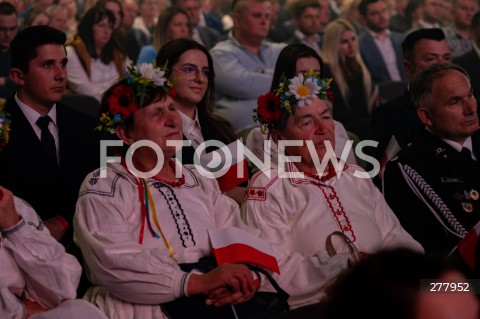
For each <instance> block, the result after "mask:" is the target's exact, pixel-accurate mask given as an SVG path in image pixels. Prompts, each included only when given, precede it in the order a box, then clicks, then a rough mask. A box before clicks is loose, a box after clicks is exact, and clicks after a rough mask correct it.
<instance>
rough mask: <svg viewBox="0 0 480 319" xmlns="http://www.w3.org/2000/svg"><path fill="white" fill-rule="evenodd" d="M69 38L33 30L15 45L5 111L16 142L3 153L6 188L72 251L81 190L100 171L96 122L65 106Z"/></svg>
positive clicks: (1, 175) (0, 180) (0, 163)
mask: <svg viewBox="0 0 480 319" xmlns="http://www.w3.org/2000/svg"><path fill="white" fill-rule="evenodd" d="M65 40H66V36H65V33H63V32H61V31H58V30H56V29H54V28H51V27H48V26H35V27H30V28H27V29H25V30H23V31H22V32H20V33H18V34H17V36H16V37H15V38H14V39H13V41H12V43H11V51H12V67H11V69H10V78H11V80H12V81H13V82H14V83H15V85H16V86H17V88H18V89H17V92H16V94H15V95H14V96H13V97H12V98H10V99H9V100H8V101H7V102H6V105H5V110H6V112H8V113H9V114H10V119H11V131H10V141H9V143H8V145H7V146H6V147H5V149H4V150H3V151H2V152H0V184H1V185H3V186H5V187H7V188H9V189H10V190H11V191H12V192H14V193H15V194H16V195H18V196H19V197H21V198H23V199H25V200H26V201H27V202H28V203H30V204H31V205H32V206H33V208H34V209H35V210H36V211H37V213H38V214H39V215H40V217H41V218H42V219H43V220H44V221H45V225H46V226H47V228H48V229H49V230H50V233H51V234H52V235H53V236H54V237H55V238H56V239H57V240H59V241H61V242H62V243H63V244H65V245H67V244H68V243H69V242H70V241H71V238H72V230H71V227H70V226H71V222H72V219H73V214H74V211H75V203H76V200H77V196H78V190H79V188H80V184H81V183H82V181H83V179H84V177H85V176H86V174H87V173H89V172H90V171H92V170H94V169H95V168H97V167H98V162H99V155H98V154H99V140H98V137H97V134H96V133H95V132H94V128H95V126H96V121H95V119H93V118H90V117H88V116H87V115H84V114H83V113H80V112H78V111H75V110H73V109H70V108H69V107H67V106H65V105H62V104H60V103H59V101H60V99H61V98H62V94H63V90H64V89H65V85H66V82H67V71H66V64H67V62H68V59H67V56H66V52H65V48H64V43H65Z"/></svg>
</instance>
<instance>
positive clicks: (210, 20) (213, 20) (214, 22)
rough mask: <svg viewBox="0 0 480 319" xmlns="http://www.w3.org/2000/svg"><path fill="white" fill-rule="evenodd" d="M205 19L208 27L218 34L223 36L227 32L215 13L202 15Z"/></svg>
mask: <svg viewBox="0 0 480 319" xmlns="http://www.w3.org/2000/svg"><path fill="white" fill-rule="evenodd" d="M202 14H203V17H204V18H205V23H206V24H207V27H209V28H212V29H214V30H216V31H217V32H218V33H220V34H222V33H224V32H225V31H224V30H223V24H222V20H220V18H219V17H218V16H217V15H216V14H214V13H205V12H204V13H202Z"/></svg>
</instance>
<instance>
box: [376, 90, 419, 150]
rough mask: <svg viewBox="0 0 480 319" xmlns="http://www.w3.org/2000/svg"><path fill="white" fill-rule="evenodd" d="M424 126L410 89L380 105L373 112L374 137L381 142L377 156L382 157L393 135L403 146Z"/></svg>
mask: <svg viewBox="0 0 480 319" xmlns="http://www.w3.org/2000/svg"><path fill="white" fill-rule="evenodd" d="M423 127H424V125H423V124H422V122H421V121H420V118H419V117H418V115H417V110H416V108H415V106H414V105H413V102H412V100H411V99H410V95H409V93H408V90H405V92H403V94H402V95H400V96H399V97H397V98H395V99H392V100H390V101H388V102H386V103H384V104H382V105H380V106H379V107H377V108H376V109H374V110H373V113H372V131H373V139H374V140H376V141H378V143H379V144H378V146H377V148H376V152H375V154H376V155H375V157H376V158H377V159H380V158H381V156H382V155H383V153H384V152H385V149H386V147H387V145H388V142H389V141H390V139H391V137H392V136H395V139H396V140H397V142H398V144H399V145H400V147H402V148H403V147H405V146H407V145H408V143H411V142H412V141H413V139H414V137H415V135H416V134H417V132H418V131H420V130H421V129H422V128H423Z"/></svg>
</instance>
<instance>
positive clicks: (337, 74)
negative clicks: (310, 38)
mask: <svg viewBox="0 0 480 319" xmlns="http://www.w3.org/2000/svg"><path fill="white" fill-rule="evenodd" d="M322 57H323V59H324V61H325V63H326V64H327V66H328V68H329V69H330V71H331V75H332V77H333V79H334V81H335V83H334V85H333V87H332V89H333V96H334V98H335V107H334V108H333V117H334V119H336V120H337V121H339V122H341V123H342V124H343V125H345V128H346V129H347V130H349V131H351V132H353V133H355V134H356V135H358V137H359V138H360V139H362V140H363V139H368V138H369V137H371V128H370V111H371V108H372V105H373V103H374V101H375V94H374V93H372V79H371V76H370V72H369V71H368V69H367V67H366V66H365V63H364V62H363V59H362V57H361V55H360V49H359V46H358V39H357V34H356V32H355V28H354V27H353V26H352V25H351V24H350V23H349V22H348V21H346V20H343V19H337V20H334V21H332V22H330V23H329V24H328V25H327V27H326V28H325V34H324V40H323V47H322Z"/></svg>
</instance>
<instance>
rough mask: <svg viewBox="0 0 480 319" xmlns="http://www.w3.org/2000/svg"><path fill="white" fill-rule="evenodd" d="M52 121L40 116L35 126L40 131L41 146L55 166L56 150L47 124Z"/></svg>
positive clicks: (46, 116) (47, 117)
mask: <svg viewBox="0 0 480 319" xmlns="http://www.w3.org/2000/svg"><path fill="white" fill-rule="evenodd" d="M51 120H52V119H51V118H50V116H48V115H45V116H41V117H39V118H38V120H37V125H38V127H40V129H41V130H42V136H41V142H42V146H43V148H44V149H45V151H46V152H47V154H48V156H49V157H50V159H51V160H52V161H54V163H55V164H57V148H56V147H55V140H54V139H53V135H52V133H50V130H49V129H48V124H49V123H50V121H51Z"/></svg>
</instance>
